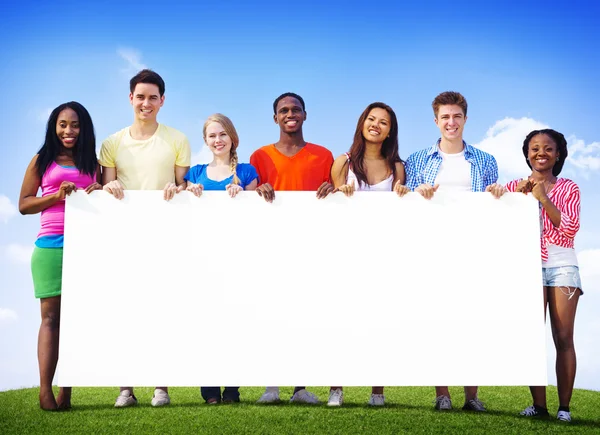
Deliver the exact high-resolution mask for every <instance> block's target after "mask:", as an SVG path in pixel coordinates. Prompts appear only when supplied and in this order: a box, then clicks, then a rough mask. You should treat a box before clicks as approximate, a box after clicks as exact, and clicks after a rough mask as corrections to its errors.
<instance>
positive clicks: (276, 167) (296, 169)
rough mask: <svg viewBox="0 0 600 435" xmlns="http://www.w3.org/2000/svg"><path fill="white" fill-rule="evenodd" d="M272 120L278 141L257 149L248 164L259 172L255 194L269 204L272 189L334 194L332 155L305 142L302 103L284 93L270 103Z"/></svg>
mask: <svg viewBox="0 0 600 435" xmlns="http://www.w3.org/2000/svg"><path fill="white" fill-rule="evenodd" d="M273 111H274V115H273V119H274V121H275V124H277V125H279V141H278V142H277V143H275V144H271V145H266V146H264V147H262V148H260V149H258V150H256V151H255V152H254V153H253V154H252V156H250V164H251V165H252V166H254V167H255V168H256V171H257V172H258V182H259V186H258V188H257V189H256V191H257V192H258V194H259V195H260V196H262V197H263V198H265V200H266V201H268V202H272V201H273V199H274V198H275V190H313V191H316V192H317V198H325V197H326V196H327V195H328V194H329V193H331V192H333V186H332V185H331V177H330V171H331V165H333V154H331V151H329V150H328V149H327V148H324V147H322V146H320V145H315V144H312V143H307V142H305V141H304V137H303V135H302V124H303V123H304V121H305V120H306V109H305V105H304V100H303V99H302V97H301V96H300V95H297V94H294V93H291V92H287V93H285V94H282V95H280V96H279V97H277V99H276V100H275V101H274V102H273Z"/></svg>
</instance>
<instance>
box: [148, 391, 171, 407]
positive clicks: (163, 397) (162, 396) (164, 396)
mask: <svg viewBox="0 0 600 435" xmlns="http://www.w3.org/2000/svg"><path fill="white" fill-rule="evenodd" d="M150 403H151V404H152V406H165V405H168V404H169V403H171V398H170V397H169V393H167V392H166V391H164V390H161V389H160V388H157V389H155V390H154V396H152V402H150Z"/></svg>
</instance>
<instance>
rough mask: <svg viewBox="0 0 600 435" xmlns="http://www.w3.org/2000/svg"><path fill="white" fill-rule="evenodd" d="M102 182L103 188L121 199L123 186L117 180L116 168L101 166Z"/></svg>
mask: <svg viewBox="0 0 600 435" xmlns="http://www.w3.org/2000/svg"><path fill="white" fill-rule="evenodd" d="M102 184H103V186H104V187H103V188H102V189H103V190H105V191H106V192H108V193H110V194H111V195H112V196H114V197H115V198H117V199H123V197H124V196H125V195H124V193H123V186H122V185H121V183H119V180H117V168H111V167H108V166H102Z"/></svg>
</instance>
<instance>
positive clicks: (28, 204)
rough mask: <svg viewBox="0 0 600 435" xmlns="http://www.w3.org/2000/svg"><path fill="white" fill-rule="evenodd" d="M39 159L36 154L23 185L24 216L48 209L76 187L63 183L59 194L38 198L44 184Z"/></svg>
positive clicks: (21, 200)
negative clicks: (38, 171)
mask: <svg viewBox="0 0 600 435" xmlns="http://www.w3.org/2000/svg"><path fill="white" fill-rule="evenodd" d="M37 158H38V156H37V154H36V156H35V157H34V158H33V159H31V162H30V163H29V166H27V170H26V171H25V177H24V178H23V184H22V185H21V193H20V195H19V212H21V214H23V215H25V214H36V213H39V212H41V211H43V210H45V209H47V208H48V207H50V206H52V205H54V204H56V203H57V202H58V201H60V200H61V199H64V198H65V195H67V194H68V193H71V191H73V190H74V189H73V188H74V187H75V185H74V184H73V183H68V182H63V183H62V184H61V186H60V189H59V190H58V192H56V193H55V194H54V195H47V196H42V197H38V196H37V192H38V190H39V188H40V186H41V184H42V180H41V178H40V176H39V175H38V173H37V165H36V163H37ZM63 185H64V188H63ZM67 191H68V193H67Z"/></svg>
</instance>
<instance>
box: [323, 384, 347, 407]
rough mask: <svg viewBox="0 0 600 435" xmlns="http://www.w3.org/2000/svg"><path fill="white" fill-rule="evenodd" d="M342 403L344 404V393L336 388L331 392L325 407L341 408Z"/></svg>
mask: <svg viewBox="0 0 600 435" xmlns="http://www.w3.org/2000/svg"><path fill="white" fill-rule="evenodd" d="M342 403H344V392H343V391H342V389H341V388H336V389H335V390H331V391H330V392H329V400H328V401H327V406H342Z"/></svg>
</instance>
